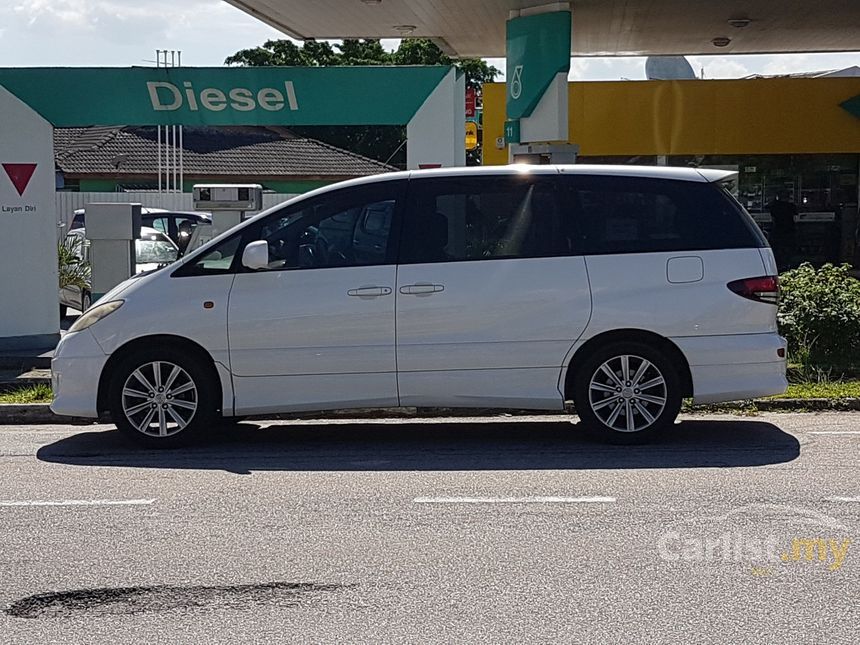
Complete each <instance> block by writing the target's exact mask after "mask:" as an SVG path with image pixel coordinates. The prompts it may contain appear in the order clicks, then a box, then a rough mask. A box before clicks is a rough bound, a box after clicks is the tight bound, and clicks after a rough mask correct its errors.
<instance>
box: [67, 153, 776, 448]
mask: <svg viewBox="0 0 860 645" xmlns="http://www.w3.org/2000/svg"><path fill="white" fill-rule="evenodd" d="M731 178H732V174H731V173H728V172H725V171H719V170H704V169H692V168H650V167H634V166H624V167H620V166H585V165H577V166H507V167H499V168H458V169H444V170H435V171H413V172H400V173H392V174H386V175H380V176H376V177H370V178H363V179H358V180H352V181H347V182H343V183H340V184H336V185H333V186H328V187H325V188H322V189H319V190H315V191H313V192H311V193H307V194H305V195H302V196H301V197H297V198H296V199H294V200H292V201H290V202H287V203H285V204H282V205H279V206H277V207H275V208H273V209H270V210H268V211H266V212H263V213H261V214H260V215H258V216H256V217H254V218H253V219H250V220H248V221H247V222H244V223H243V224H241V225H239V226H237V227H236V228H234V229H232V230H231V231H228V232H227V233H225V234H223V235H221V236H220V237H218V238H216V239H214V240H212V241H211V242H210V243H209V244H207V245H205V246H203V247H201V248H200V249H198V250H197V251H195V252H194V253H191V254H189V255H188V256H186V257H184V258H182V259H181V260H179V261H178V262H176V263H174V264H172V265H170V266H168V267H166V268H164V269H161V270H159V271H157V272H155V273H151V274H149V275H145V276H143V277H138V278H132V279H131V280H128V281H126V282H124V283H122V284H120V285H119V286H118V287H116V288H115V289H114V290H113V291H111V292H110V293H108V294H106V295H105V296H104V297H103V298H101V299H100V300H99V301H98V302H97V303H96V304H95V305H94V306H92V307H91V308H90V309H89V310H88V311H87V312H86V313H85V314H83V315H82V316H81V317H80V318H79V319H78V321H77V322H76V323H75V324H74V326H73V327H72V328H71V329H70V330H69V333H67V334H66V335H65V336H64V337H63V339H62V341H61V342H60V344H59V346H58V347H57V350H56V353H55V357H54V360H53V365H52V367H53V373H54V402H53V405H52V409H53V411H54V412H56V413H57V414H65V415H75V416H82V417H97V416H100V415H102V414H103V413H110V415H111V417H112V419H113V421H114V423H116V425H117V427H118V428H119V429H120V430H121V431H123V432H124V433H126V434H127V435H129V436H131V437H134V438H136V439H138V440H140V441H143V442H145V443H147V444H150V445H155V446H170V445H175V444H177V443H180V442H185V441H186V440H188V439H190V438H192V437H200V436H201V435H203V436H205V434H206V432H207V431H208V430H209V429H210V428H211V427H212V426H213V423H214V422H216V421H217V420H218V418H219V417H234V416H245V415H257V414H266V413H275V412H287V411H299V410H305V411H306V410H331V409H336V408H359V407H390V406H428V407H476V408H519V409H535V410H561V409H562V408H563V407H564V405H565V402H566V401H572V402H573V405H574V408H575V410H576V412H577V414H578V415H579V417H580V419H581V420H582V422H583V425H584V426H585V427H586V428H588V429H590V430H591V431H593V432H595V433H598V434H600V435H602V436H603V437H605V438H607V439H609V440H612V441H621V442H635V441H638V440H641V439H644V438H646V437H649V436H652V435H654V434H655V433H658V432H659V431H661V430H663V429H665V428H666V427H667V426H669V425H671V424H672V423H673V421H674V419H675V417H676V416H677V414H678V410H679V407H680V405H681V400H682V399H683V398H685V397H692V398H693V400H694V401H696V402H701V403H708V402H718V401H728V400H733V399H744V398H749V397H755V396H762V395H768V394H776V393H780V392H783V391H784V390H785V388H786V379H785V341H784V340H783V339H782V338H781V337H780V336H779V335H778V334H777V328H776V308H777V297H778V285H777V275H776V274H777V271H776V264H775V262H774V258H773V255H772V253H771V250H770V248H768V245H767V242H766V241H765V239H764V237H763V236H762V234H761V232H760V231H759V229H758V228H757V227H756V225H755V223H754V222H753V221H752V220H751V218H750V217H749V215H748V214H747V213H746V212H745V211H744V209H743V208H742V207H741V206H740V204H738V202H737V201H735V200H734V199H733V198H732V196H731V195H730V194H729V192H727V190H725V188H724V187H723V185H722V182H724V181H726V180H728V179H731Z"/></svg>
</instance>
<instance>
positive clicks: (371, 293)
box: [346, 287, 391, 298]
mask: <svg viewBox="0 0 860 645" xmlns="http://www.w3.org/2000/svg"><path fill="white" fill-rule="evenodd" d="M346 293H347V295H349V296H356V297H359V298H378V297H379V296H388V295H391V287H359V288H358V289H350V290H349V291H347V292H346Z"/></svg>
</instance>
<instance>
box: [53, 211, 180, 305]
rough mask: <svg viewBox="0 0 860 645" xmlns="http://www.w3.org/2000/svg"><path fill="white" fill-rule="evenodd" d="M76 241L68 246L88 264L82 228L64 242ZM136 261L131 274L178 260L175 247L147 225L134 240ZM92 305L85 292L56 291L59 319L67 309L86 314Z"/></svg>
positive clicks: (86, 241)
mask: <svg viewBox="0 0 860 645" xmlns="http://www.w3.org/2000/svg"><path fill="white" fill-rule="evenodd" d="M71 237H78V238H80V243H79V244H75V245H72V246H73V248H74V249H75V253H76V254H77V255H78V257H80V259H81V260H82V261H84V262H87V263H89V261H90V244H89V241H88V240H87V232H86V229H85V228H76V229H74V230H72V231H69V232H68V234H67V235H66V239H69V238H71ZM134 250H135V258H136V266H135V273H143V272H144V271H152V270H153V269H159V268H161V267H163V266H167V265H168V264H170V263H171V262H175V261H176V259H177V258H178V257H179V248H178V247H177V246H176V244H175V243H174V242H173V240H171V239H170V238H169V237H167V236H166V235H165V234H164V233H162V232H161V231H157V230H155V229H154V228H149V227H147V226H141V228H140V239H137V240H135V241H134ZM90 305H92V293H90V291H89V290H87V289H82V288H80V287H75V286H68V287H64V288H63V289H60V317H61V318H65V316H66V314H67V310H68V308H69V307H71V308H72V309H77V310H78V311H81V312H83V311H86V310H87V309H89V308H90Z"/></svg>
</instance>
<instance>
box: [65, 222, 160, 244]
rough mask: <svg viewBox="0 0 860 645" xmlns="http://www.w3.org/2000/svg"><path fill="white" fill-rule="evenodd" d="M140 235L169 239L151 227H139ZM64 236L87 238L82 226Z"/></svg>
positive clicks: (85, 230)
mask: <svg viewBox="0 0 860 645" xmlns="http://www.w3.org/2000/svg"><path fill="white" fill-rule="evenodd" d="M140 234H141V235H151V236H152V235H154V236H159V235H160V236H161V237H163V238H164V239H166V240H170V238H169V237H168V236H167V235H166V234H164V233H162V232H161V231H158V230H156V229H154V228H152V227H150V226H141V227H140ZM66 235H67V236H68V235H81V236H83V237H86V236H87V229H86V228H85V227H83V226H81V227H79V228H73V229H72V230H71V231H69V232H68V233H66ZM170 241H171V242H172V241H173V240H170Z"/></svg>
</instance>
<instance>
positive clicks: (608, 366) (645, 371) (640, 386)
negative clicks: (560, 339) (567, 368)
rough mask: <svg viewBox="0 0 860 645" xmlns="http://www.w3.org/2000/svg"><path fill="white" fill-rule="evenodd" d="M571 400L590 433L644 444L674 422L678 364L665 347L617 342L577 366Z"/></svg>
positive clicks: (678, 388) (678, 391) (677, 405)
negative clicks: (660, 349)
mask: <svg viewBox="0 0 860 645" xmlns="http://www.w3.org/2000/svg"><path fill="white" fill-rule="evenodd" d="M573 400H574V406H575V408H576V413H577V414H578V415H579V418H580V419H581V420H582V422H583V424H584V425H585V427H586V428H587V429H588V430H589V431H591V432H592V434H595V435H597V436H598V437H599V438H601V439H604V440H607V441H610V442H612V443H641V442H643V441H646V440H648V439H650V438H652V437H653V436H654V435H655V434H658V433H660V432H661V431H663V430H665V429H666V428H667V427H669V426H671V425H672V424H673V423H674V421H675V418H676V417H677V416H678V412H679V411H680V409H681V386H680V380H679V377H678V373H677V369H676V368H675V366H674V365H673V363H672V361H671V360H669V359H668V358H667V357H666V356H665V355H664V354H663V353H662V352H661V351H659V350H658V349H655V348H653V347H651V346H650V345H646V344H644V343H638V342H616V343H612V344H609V345H606V346H605V347H602V348H600V349H598V350H597V351H595V352H593V353H592V354H591V355H589V356H588V357H587V358H586V359H585V360H584V361H583V363H582V365H580V366H579V368H578V370H577V373H576V377H575V379H574V391H573Z"/></svg>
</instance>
